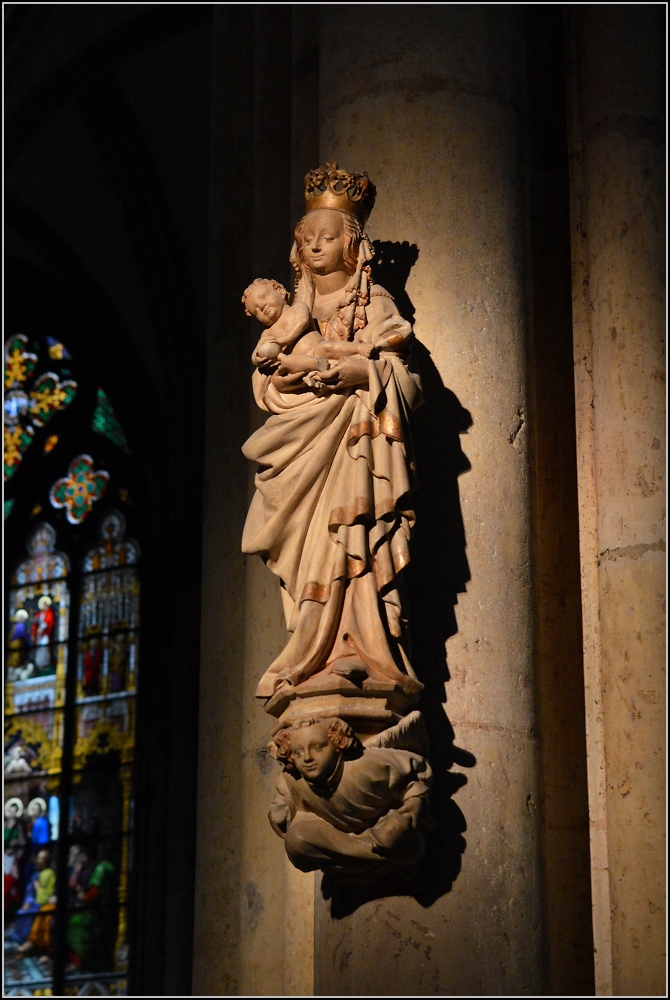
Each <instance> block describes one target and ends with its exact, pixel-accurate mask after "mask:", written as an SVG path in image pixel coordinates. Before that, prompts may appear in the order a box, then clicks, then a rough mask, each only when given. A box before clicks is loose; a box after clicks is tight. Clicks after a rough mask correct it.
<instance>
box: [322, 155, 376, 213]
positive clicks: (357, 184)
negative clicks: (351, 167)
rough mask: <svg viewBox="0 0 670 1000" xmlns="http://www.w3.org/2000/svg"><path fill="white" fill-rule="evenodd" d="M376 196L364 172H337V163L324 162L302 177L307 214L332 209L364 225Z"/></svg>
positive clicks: (374, 188) (372, 185) (373, 187)
mask: <svg viewBox="0 0 670 1000" xmlns="http://www.w3.org/2000/svg"><path fill="white" fill-rule="evenodd" d="M376 194H377V189H376V187H375V186H374V184H373V183H372V181H371V180H370V178H369V177H368V175H367V174H366V173H365V172H363V173H362V174H350V173H349V171H348V170H338V167H337V163H329V162H327V163H326V165H325V167H317V168H316V170H310V172H309V173H308V174H307V176H306V177H305V210H306V212H316V211H317V209H320V208H332V209H334V210H335V211H337V212H348V214H349V215H353V216H354V217H355V218H356V219H358V220H359V222H360V223H361V225H365V223H366V222H367V220H368V216H369V215H370V212H371V211H372V209H373V207H374V204H375V197H376Z"/></svg>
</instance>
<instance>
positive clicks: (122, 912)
mask: <svg viewBox="0 0 670 1000" xmlns="http://www.w3.org/2000/svg"><path fill="white" fill-rule="evenodd" d="M125 530H126V525H125V520H124V518H123V516H122V514H120V513H119V512H118V511H116V510H113V511H111V512H110V513H109V514H108V515H107V516H106V517H105V518H104V520H103V522H102V524H101V526H100V544H99V545H97V546H95V547H94V548H92V549H91V550H90V551H89V552H88V553H87V555H86V557H85V558H84V565H83V569H84V577H83V581H82V590H81V597H80V605H79V634H78V639H79V641H78V664H77V709H76V733H75V744H74V751H73V786H74V787H73V795H72V806H71V815H70V821H69V822H70V831H71V835H72V837H73V839H74V842H75V843H79V844H80V845H82V849H83V850H85V851H88V859H87V863H88V866H89V872H88V874H87V875H86V878H87V879H89V881H88V882H87V883H86V888H84V886H83V885H82V888H81V894H80V895H81V898H80V905H79V906H73V908H72V909H71V910H70V911H68V925H67V926H68V930H67V939H68V948H69V952H70V955H69V957H70V959H71V960H72V964H73V965H74V966H75V971H72V970H70V971H69V972H68V974H67V976H66V984H70V983H75V982H76V983H79V984H83V983H84V982H87V981H88V982H93V979H92V978H89V979H88V980H87V978H86V977H87V976H88V977H95V981H96V982H98V983H99V984H102V985H104V986H105V988H106V989H110V990H111V988H112V986H114V988H115V989H120V988H121V985H122V984H121V980H120V979H119V977H120V976H123V975H124V974H125V971H126V970H127V966H128V945H127V926H128V919H127V906H128V884H129V876H130V870H131V864H132V852H131V849H130V848H131V837H132V817H133V801H132V776H133V772H132V769H133V760H134V754H135V686H136V678H137V650H138V641H137V640H138V628H139V579H138V575H137V563H138V561H139V557H140V551H139V546H138V545H137V543H136V542H135V541H133V540H132V539H127V538H126V537H125ZM73 849H74V848H73ZM94 890H95V891H94ZM115 977H116V978H115Z"/></svg>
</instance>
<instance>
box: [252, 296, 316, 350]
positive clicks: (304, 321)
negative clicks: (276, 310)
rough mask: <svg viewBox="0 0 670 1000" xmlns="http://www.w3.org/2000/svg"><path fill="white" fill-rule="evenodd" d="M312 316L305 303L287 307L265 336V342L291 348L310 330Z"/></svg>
mask: <svg viewBox="0 0 670 1000" xmlns="http://www.w3.org/2000/svg"><path fill="white" fill-rule="evenodd" d="M310 322H311V316H310V313H309V309H308V308H307V306H306V305H305V303H304V302H296V303H295V305H292V306H286V307H285V308H284V310H283V312H282V314H281V316H280V317H279V319H278V320H277V322H276V323H275V324H274V325H273V326H271V327H269V328H268V329H267V330H266V331H265V333H264V334H263V338H262V339H263V341H268V340H270V341H273V342H274V343H275V344H279V346H280V347H290V346H291V344H293V343H295V341H296V340H297V339H298V337H301V336H302V335H303V333H305V331H306V330H307V329H308V328H309V325H310Z"/></svg>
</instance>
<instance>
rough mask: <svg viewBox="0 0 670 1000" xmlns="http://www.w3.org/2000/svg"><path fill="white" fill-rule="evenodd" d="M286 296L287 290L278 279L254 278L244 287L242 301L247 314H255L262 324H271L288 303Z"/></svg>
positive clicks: (287, 296)
mask: <svg viewBox="0 0 670 1000" xmlns="http://www.w3.org/2000/svg"><path fill="white" fill-rule="evenodd" d="M288 298H289V295H288V292H287V291H286V289H285V288H284V286H283V285H281V284H280V283H279V282H278V281H274V280H273V279H272V278H256V280H255V281H252V282H251V284H250V285H249V287H248V288H245V290H244V295H243V296H242V303H243V305H244V311H245V312H246V314H247V316H255V317H256V319H257V320H259V322H261V323H262V324H263V326H272V325H273V324H274V323H276V322H277V320H278V319H279V317H280V316H281V314H282V313H283V311H284V309H285V308H286V306H287V305H288Z"/></svg>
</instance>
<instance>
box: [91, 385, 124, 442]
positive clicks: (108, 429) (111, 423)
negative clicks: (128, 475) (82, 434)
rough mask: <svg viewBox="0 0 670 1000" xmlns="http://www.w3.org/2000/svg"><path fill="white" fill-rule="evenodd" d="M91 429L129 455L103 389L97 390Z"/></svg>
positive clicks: (117, 421)
mask: <svg viewBox="0 0 670 1000" xmlns="http://www.w3.org/2000/svg"><path fill="white" fill-rule="evenodd" d="M91 427H92V428H93V430H94V431H95V432H96V433H97V434H103V435H104V436H105V437H106V438H109V440H110V441H111V442H112V443H113V444H115V445H116V446H117V447H118V448H120V449H121V450H122V451H124V452H125V453H126V455H129V454H130V448H129V447H128V441H127V438H126V435H125V433H124V431H123V427H122V426H121V424H120V422H119V419H118V417H117V416H116V414H115V412H114V409H113V407H112V404H111V403H110V401H109V397H108V395H107V393H106V392H105V391H104V389H100V388H98V397H97V406H96V408H95V412H94V414H93V420H92V421H91Z"/></svg>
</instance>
